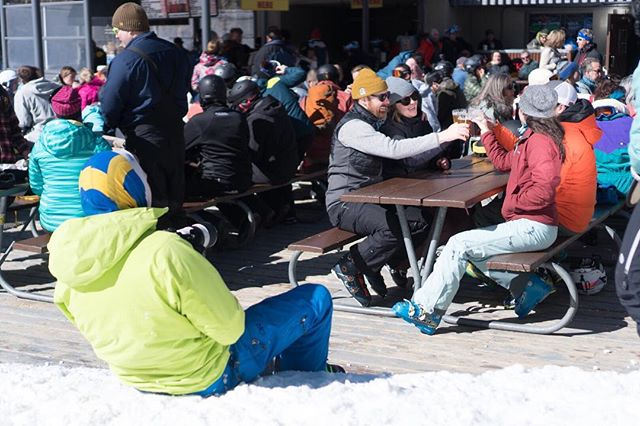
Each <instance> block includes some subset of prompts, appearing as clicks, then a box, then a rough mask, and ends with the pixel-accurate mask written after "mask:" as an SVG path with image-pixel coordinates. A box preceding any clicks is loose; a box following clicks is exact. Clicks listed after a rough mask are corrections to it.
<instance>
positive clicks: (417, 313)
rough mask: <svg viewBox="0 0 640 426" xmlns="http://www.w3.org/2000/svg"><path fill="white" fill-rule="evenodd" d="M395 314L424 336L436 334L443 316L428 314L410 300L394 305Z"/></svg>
mask: <svg viewBox="0 0 640 426" xmlns="http://www.w3.org/2000/svg"><path fill="white" fill-rule="evenodd" d="M391 309H392V310H393V313H394V314H396V316H397V317H400V318H402V319H403V320H405V321H406V322H408V323H410V324H413V325H415V326H416V327H418V330H420V331H421V332H422V333H424V334H429V335H432V334H433V333H435V332H436V328H438V324H440V321H441V320H442V316H440V315H437V314H428V313H427V312H425V311H424V309H423V308H422V306H420V305H418V304H417V303H414V302H412V301H410V300H404V301H403V302H398V303H396V304H395V305H393V308H391Z"/></svg>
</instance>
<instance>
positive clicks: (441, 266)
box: [413, 219, 558, 315]
mask: <svg viewBox="0 0 640 426" xmlns="http://www.w3.org/2000/svg"><path fill="white" fill-rule="evenodd" d="M557 234H558V227H557V226H552V225H545V224H543V223H540V222H535V221H533V220H529V219H516V220H512V221H510V222H504V223H500V224H498V225H493V226H488V227H486V228H480V229H474V230H472V231H465V232H461V233H459V234H456V235H454V236H453V237H451V238H449V241H448V242H447V245H446V246H445V247H444V249H443V250H442V253H441V254H440V257H438V260H437V261H436V264H435V265H434V267H433V272H432V273H431V275H429V277H428V278H427V281H426V282H425V283H424V285H423V286H422V287H421V288H420V289H419V290H418V291H416V293H415V294H414V295H413V301H414V302H416V303H417V304H419V305H421V306H422V307H423V308H424V309H425V310H426V311H427V312H429V313H434V312H435V313H437V314H439V315H443V314H444V313H445V312H446V311H447V308H449V305H450V304H451V302H452V301H453V297H454V296H455V295H456V293H457V292H458V288H459V287H460V279H461V278H462V276H463V275H464V273H465V269H466V266H467V261H471V262H473V263H474V264H475V265H476V266H477V267H478V269H480V270H481V271H482V272H483V273H485V275H487V276H488V277H490V278H493V279H494V280H495V281H496V282H497V283H498V284H500V285H501V286H503V287H505V288H510V285H511V281H512V280H514V278H516V277H517V276H518V275H519V274H517V273H513V272H507V271H489V270H488V269H487V266H486V263H487V259H488V258H489V257H491V256H494V255H497V254H506V253H518V252H525V251H536V250H543V249H546V248H547V247H549V246H550V245H551V244H553V243H554V241H555V240H556V236H557ZM511 290H512V291H513V290H515V289H511ZM521 290H522V289H520V291H521ZM516 296H517V294H516Z"/></svg>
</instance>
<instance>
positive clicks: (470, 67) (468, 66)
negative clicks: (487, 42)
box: [464, 55, 482, 74]
mask: <svg viewBox="0 0 640 426" xmlns="http://www.w3.org/2000/svg"><path fill="white" fill-rule="evenodd" d="M481 66H482V59H481V57H480V55H473V56H472V57H470V58H467V60H466V61H464V70H465V71H466V72H468V73H469V74H473V73H474V72H475V71H476V70H477V69H478V68H480V67H481Z"/></svg>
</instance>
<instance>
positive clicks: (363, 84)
mask: <svg viewBox="0 0 640 426" xmlns="http://www.w3.org/2000/svg"><path fill="white" fill-rule="evenodd" d="M386 91H387V83H385V81H384V80H383V79H381V78H380V77H378V75H377V74H376V73H375V72H373V70H371V69H369V68H365V69H363V70H361V71H360V72H359V73H358V75H357V76H356V79H355V80H354V82H353V86H352V87H351V97H352V98H353V99H360V98H364V97H366V96H371V95H373V94H376V93H380V92H386Z"/></svg>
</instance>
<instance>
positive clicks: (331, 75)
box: [317, 64, 340, 83]
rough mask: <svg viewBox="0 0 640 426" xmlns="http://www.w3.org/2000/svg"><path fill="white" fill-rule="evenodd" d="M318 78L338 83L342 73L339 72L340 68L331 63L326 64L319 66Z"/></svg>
mask: <svg viewBox="0 0 640 426" xmlns="http://www.w3.org/2000/svg"><path fill="white" fill-rule="evenodd" d="M317 73H318V80H319V81H325V80H330V81H333V82H334V83H337V82H338V80H339V79H340V75H339V74H338V69H337V68H336V67H334V66H333V65H331V64H324V65H320V66H319V67H318V71H317Z"/></svg>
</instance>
